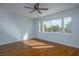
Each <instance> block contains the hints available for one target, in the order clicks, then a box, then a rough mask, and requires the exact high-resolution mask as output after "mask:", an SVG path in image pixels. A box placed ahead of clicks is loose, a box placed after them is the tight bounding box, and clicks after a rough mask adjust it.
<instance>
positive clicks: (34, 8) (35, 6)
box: [24, 3, 48, 14]
mask: <svg viewBox="0 0 79 59" xmlns="http://www.w3.org/2000/svg"><path fill="white" fill-rule="evenodd" d="M39 5H40V4H39V3H36V4H35V5H34V6H33V7H27V6H24V8H29V9H33V10H32V11H30V13H32V12H34V11H37V12H38V13H39V14H41V11H40V10H48V8H40V7H39Z"/></svg>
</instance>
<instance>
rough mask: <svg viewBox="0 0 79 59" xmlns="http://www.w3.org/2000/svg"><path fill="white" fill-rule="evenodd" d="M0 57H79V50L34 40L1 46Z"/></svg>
mask: <svg viewBox="0 0 79 59" xmlns="http://www.w3.org/2000/svg"><path fill="white" fill-rule="evenodd" d="M0 56H79V48H74V47H70V46H66V45H61V44H58V43H54V42H49V41H45V40H41V39H37V38H33V39H30V40H24V41H18V42H14V43H10V44H6V45H1V46H0Z"/></svg>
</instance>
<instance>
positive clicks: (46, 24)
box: [43, 21, 51, 32]
mask: <svg viewBox="0 0 79 59" xmlns="http://www.w3.org/2000/svg"><path fill="white" fill-rule="evenodd" d="M43 28H44V29H43V30H44V32H51V21H45V22H43Z"/></svg>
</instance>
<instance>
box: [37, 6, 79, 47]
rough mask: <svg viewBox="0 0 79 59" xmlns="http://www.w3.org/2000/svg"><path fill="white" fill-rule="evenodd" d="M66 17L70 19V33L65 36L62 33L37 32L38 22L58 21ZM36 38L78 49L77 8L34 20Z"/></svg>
mask: <svg viewBox="0 0 79 59" xmlns="http://www.w3.org/2000/svg"><path fill="white" fill-rule="evenodd" d="M67 16H71V17H72V33H71V34H69V35H67V34H63V33H43V32H39V25H38V24H39V22H40V21H45V20H53V19H60V18H62V19H63V18H64V17H67ZM36 38H40V39H45V40H48V41H52V42H57V43H60V44H65V45H70V46H73V47H77V48H79V7H75V8H72V9H69V10H64V11H61V12H59V13H56V14H51V15H48V16H44V17H41V18H37V19H36Z"/></svg>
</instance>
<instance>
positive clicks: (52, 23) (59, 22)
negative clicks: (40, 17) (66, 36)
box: [43, 19, 62, 27]
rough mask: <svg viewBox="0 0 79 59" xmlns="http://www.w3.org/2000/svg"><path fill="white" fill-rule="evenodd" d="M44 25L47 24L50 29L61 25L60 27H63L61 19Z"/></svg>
mask: <svg viewBox="0 0 79 59" xmlns="http://www.w3.org/2000/svg"><path fill="white" fill-rule="evenodd" d="M43 24H45V25H46V26H47V27H50V26H51V25H59V26H60V27H62V22H61V19H57V20H52V21H51V20H50V21H45V22H44V23H43Z"/></svg>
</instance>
